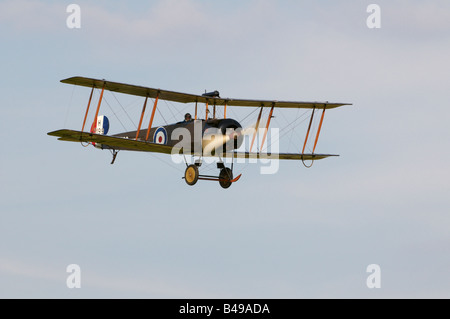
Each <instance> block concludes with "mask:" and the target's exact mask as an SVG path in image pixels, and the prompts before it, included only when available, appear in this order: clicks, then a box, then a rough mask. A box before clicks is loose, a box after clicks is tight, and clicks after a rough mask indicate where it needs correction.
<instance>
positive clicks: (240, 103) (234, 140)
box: [48, 77, 351, 188]
mask: <svg viewBox="0 0 450 319" xmlns="http://www.w3.org/2000/svg"><path fill="white" fill-rule="evenodd" d="M61 82H62V83H66V84H72V85H77V86H84V87H88V88H91V93H90V96H89V101H88V104H87V107H86V112H85V116H84V120H83V125H82V128H81V131H77V130H69V129H61V130H57V131H53V132H49V133H48V135H50V136H56V137H58V139H59V140H61V141H70V142H81V143H88V144H92V145H93V146H95V147H96V148H99V149H109V150H111V152H112V154H113V159H112V162H111V164H113V163H114V161H115V159H116V156H117V153H118V152H119V151H122V150H126V151H142V152H155V153H163V154H182V155H183V156H186V155H189V156H193V157H194V164H188V162H187V161H186V158H185V163H186V170H185V174H184V177H183V178H184V179H185V181H186V183H187V184H188V185H191V186H192V185H195V184H196V183H197V181H198V180H208V181H218V182H219V184H220V186H221V187H223V188H228V187H230V186H231V185H232V184H233V183H235V182H237V181H238V180H239V179H240V177H241V176H242V174H240V175H239V176H237V177H234V176H233V164H234V159H250V158H256V159H273V158H276V159H280V160H299V161H302V162H303V164H305V161H308V162H309V161H311V162H314V161H315V160H320V159H323V158H327V157H330V156H338V155H332V154H316V153H315V149H316V145H317V141H318V139H319V135H320V131H321V128H322V123H323V119H324V115H325V111H326V110H328V109H333V108H337V107H340V106H343V105H351V104H349V103H329V102H295V101H277V100H248V99H233V98H222V97H220V94H219V92H217V91H214V92H210V93H205V94H201V95H196V94H186V93H180V92H173V91H167V90H161V89H154V88H148V87H143V86H137V85H130V84H124V83H118V82H112V81H106V80H99V79H92V78H86V77H71V78H68V79H64V80H61ZM95 89H98V90H100V97H99V100H98V103H97V108H96V110H95V116H94V121H93V123H92V125H91V128H90V130H89V131H88V132H87V131H85V126H86V121H87V118H88V113H89V109H90V106H91V102H92V97H93V93H94V90H95ZM105 90H109V91H112V92H118V93H123V94H130V95H135V96H140V97H143V98H144V103H143V107H142V112H141V115H140V119H139V125H138V127H137V130H134V131H128V132H123V133H120V134H114V135H107V133H108V130H109V120H108V118H107V117H106V116H104V115H99V112H100V106H101V104H102V98H103V93H104V91H105ZM149 98H150V99H152V100H153V101H154V102H153V108H152V110H151V116H150V120H149V123H148V126H147V128H143V127H142V122H143V119H144V114H145V111H146V108H147V102H148V99H149ZM160 100H166V101H171V102H177V103H184V104H186V103H190V104H192V107H193V109H194V117H193V118H192V116H191V115H190V114H186V118H185V120H184V121H181V122H177V123H173V124H170V125H163V126H153V120H154V118H155V111H156V109H157V107H158V101H160ZM199 104H200V105H204V107H205V114H206V115H205V118H202V119H200V117H199V115H198V113H199V112H198V106H199ZM217 107H221V108H222V110H223V113H222V114H223V117H222V118H218V117H216V108H217ZM227 107H253V108H259V115H258V117H257V119H256V124H255V126H254V127H251V129H250V130H249V129H248V128H246V129H244V128H242V126H241V124H240V123H239V122H238V121H237V120H235V119H232V118H228V117H227ZM265 108H266V109H269V110H270V111H269V115H268V118H267V121H266V124H265V126H263V127H264V129H263V130H262V134H263V137H262V142H261V146H260V148H259V151H257V152H252V149H253V144H254V141H255V137H256V135H257V134H260V133H258V131H259V129H258V128H259V127H260V124H262V123H261V121H262V118H261V117H262V113H263V109H265ZM283 108H291V109H292V108H302V109H312V112H311V117H310V120H309V125H308V129H307V132H306V137H305V140H304V143H303V148H302V151H301V152H298V153H281V152H280V153H276V154H273V153H264V152H262V151H261V150H262V149H263V145H264V143H265V140H266V135H267V131H268V129H269V126H270V122H271V119H272V118H273V113H274V110H275V109H283ZM211 109H212V112H211ZM316 110H318V111H321V116H320V122H319V125H318V128H317V132H316V137H315V140H314V146H313V149H312V152H311V153H305V147H306V144H307V142H308V139H309V137H310V131H311V126H312V123H313V118H314V115H315V113H316ZM180 130H181V133H183V132H187V133H188V134H185V135H183V134H180ZM245 135H249V137H250V136H251V144H250V148H249V150H245V151H238V149H239V148H240V147H241V145H242V139H243V137H244V136H245ZM186 136H187V137H186ZM259 137H260V136H259ZM203 157H216V158H217V159H218V161H217V168H218V169H219V170H220V171H219V174H218V176H211V175H202V174H200V173H199V168H200V167H201V165H202V158H203ZM224 158H231V159H232V163H231V167H226V165H225V162H224V161H223V159H224ZM305 166H307V165H306V164H305ZM307 167H308V166H307Z"/></svg>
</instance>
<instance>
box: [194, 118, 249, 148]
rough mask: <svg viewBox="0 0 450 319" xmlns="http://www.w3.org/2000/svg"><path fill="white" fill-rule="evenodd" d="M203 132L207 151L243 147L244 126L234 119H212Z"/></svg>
mask: <svg viewBox="0 0 450 319" xmlns="http://www.w3.org/2000/svg"><path fill="white" fill-rule="evenodd" d="M207 124H208V127H207V128H206V129H205V131H204V134H203V143H202V144H203V149H204V151H205V152H206V153H214V152H226V151H231V150H235V149H238V148H239V147H241V145H242V143H243V140H244V137H243V135H242V126H241V124H239V122H238V121H236V120H233V119H223V120H217V121H210V122H208V123H207Z"/></svg>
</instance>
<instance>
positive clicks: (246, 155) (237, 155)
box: [223, 152, 339, 161]
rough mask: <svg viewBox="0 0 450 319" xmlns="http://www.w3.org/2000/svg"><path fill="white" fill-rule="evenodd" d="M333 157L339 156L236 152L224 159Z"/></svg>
mask: <svg viewBox="0 0 450 319" xmlns="http://www.w3.org/2000/svg"><path fill="white" fill-rule="evenodd" d="M331 156H339V155H333V154H298V153H249V152H235V153H226V154H224V155H223V157H227V158H231V157H234V158H256V159H280V160H297V161H301V160H304V161H307V160H308V161H309V160H320V159H324V158H327V157H331Z"/></svg>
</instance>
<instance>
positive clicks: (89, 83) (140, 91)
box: [61, 76, 351, 109]
mask: <svg viewBox="0 0 450 319" xmlns="http://www.w3.org/2000/svg"><path fill="white" fill-rule="evenodd" d="M61 82H62V83H66V84H73V85H80V86H86V87H90V88H92V87H95V88H99V89H101V88H102V87H103V86H104V87H105V90H109V91H112V92H119V93H123V94H131V95H137V96H143V97H146V96H148V97H150V98H156V96H158V98H159V99H161V100H166V101H172V102H178V103H196V102H198V103H209V104H210V105H225V104H227V105H228V106H244V107H272V106H273V107H275V108H304V109H312V108H321V109H323V108H324V107H325V108H326V109H332V108H336V107H339V106H343V105H351V104H348V103H328V102H301V101H277V100H246V99H233V98H220V97H219V98H215V97H206V96H202V95H196V94H188V93H180V92H174V91H167V90H161V89H153V88H148V87H144V86H138V85H131V84H124V83H119V82H112V81H106V80H99V79H92V78H86V77H81V76H76V77H72V78H68V79H65V80H61Z"/></svg>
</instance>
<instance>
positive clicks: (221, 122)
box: [113, 118, 242, 152]
mask: <svg viewBox="0 0 450 319" xmlns="http://www.w3.org/2000/svg"><path fill="white" fill-rule="evenodd" d="M241 131H242V126H241V125H240V124H239V122H237V121H236V120H234V119H230V118H228V119H208V120H191V121H182V122H178V123H174V124H169V125H164V126H158V127H152V128H151V129H150V131H148V129H142V130H140V131H139V134H137V131H129V132H124V133H120V134H116V135H113V136H115V137H121V138H128V139H136V135H137V139H138V140H140V141H147V142H150V143H156V144H161V145H167V146H172V147H178V148H181V147H183V148H187V147H189V148H190V149H191V150H196V152H199V151H201V152H203V151H204V150H205V149H207V150H209V151H211V150H212V149H211V148H213V149H215V148H218V147H221V149H223V151H229V150H233V149H238V148H239V147H240V146H241V145H242V134H241Z"/></svg>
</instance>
